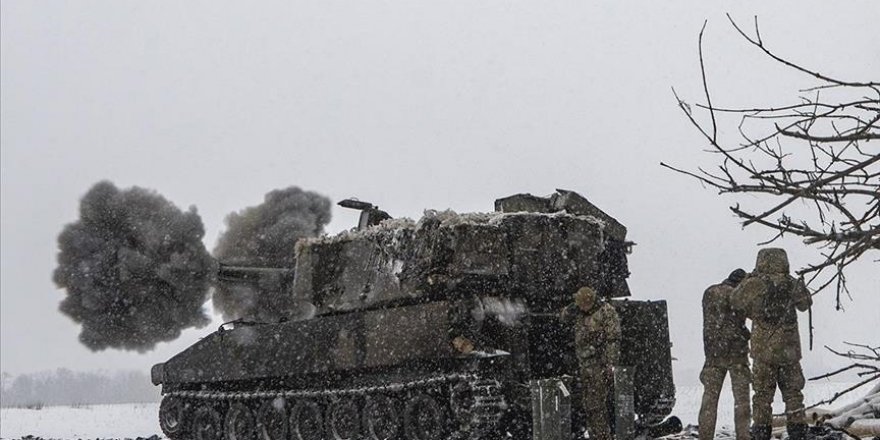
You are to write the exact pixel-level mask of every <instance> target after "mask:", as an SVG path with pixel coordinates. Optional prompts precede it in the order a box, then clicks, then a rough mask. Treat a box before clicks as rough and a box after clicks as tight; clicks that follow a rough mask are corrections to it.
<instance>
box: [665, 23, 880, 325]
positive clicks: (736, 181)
mask: <svg viewBox="0 0 880 440" xmlns="http://www.w3.org/2000/svg"><path fill="white" fill-rule="evenodd" d="M727 18H728V20H729V21H730V23H731V25H732V26H733V28H734V29H735V30H736V32H737V33H739V35H740V36H742V38H744V39H745V40H746V41H747V42H748V43H749V44H751V45H752V46H755V47H757V48H758V49H760V50H761V52H762V53H764V54H765V55H766V56H768V57H769V58H770V59H771V60H773V61H774V62H777V63H779V64H781V65H783V66H785V67H786V68H790V69H794V70H795V71H797V72H800V73H804V74H807V75H809V76H810V77H812V78H814V79H816V80H818V81H819V82H820V83H819V84H817V85H816V86H814V87H809V88H807V89H804V90H799V91H797V92H796V93H798V94H799V95H798V96H797V102H795V103H791V104H783V105H778V104H774V105H770V106H749V107H743V108H731V107H725V106H716V105H715V104H714V103H713V97H712V95H711V94H710V92H709V86H708V80H707V75H706V63H705V58H704V51H703V36H704V33H705V30H706V27H707V24H706V22H704V23H703V27H702V28H701V29H700V33H699V38H698V55H699V61H700V73H701V78H702V88H703V94H704V96H705V102H697V103H694V104H690V103H688V102H686V101H685V100H684V99H682V98H681V97H680V96H679V95H678V93H677V92H676V90H675V89H673V95H674V96H675V99H676V101H677V103H678V106H679V108H680V109H681V111H682V112H683V113H684V114H685V116H686V118H687V120H688V121H689V122H690V124H691V125H692V126H693V127H694V128H696V129H697V131H698V132H699V133H700V134H701V135H702V137H703V138H704V139H705V141H706V142H707V144H708V149H707V151H709V152H711V153H713V154H719V155H720V159H719V161H718V163H717V164H716V165H714V166H712V167H709V168H697V170H696V171H688V170H685V169H682V168H679V167H675V166H673V165H670V164H667V163H661V166H663V167H666V168H668V169H670V170H673V171H675V172H677V173H681V174H683V175H686V176H688V177H690V178H693V179H696V180H697V181H699V182H700V183H701V184H703V185H704V186H708V187H710V188H712V189H714V190H717V191H718V193H719V194H747V195H758V196H760V197H758V198H754V197H752V198H749V199H748V201H749V206H743V205H741V204H740V203H736V204H735V205H734V206H731V208H730V209H731V211H732V212H733V213H734V214H735V215H736V216H737V217H739V218H740V220H741V221H742V224H743V226H744V227H748V226H752V225H757V226H759V227H762V228H766V229H768V230H769V231H771V232H772V233H773V235H772V238H769V239H768V240H767V241H765V242H764V244H766V243H770V242H773V241H775V240H777V239H779V238H782V237H784V236H787V235H792V236H798V237H801V238H802V239H803V241H804V243H805V244H807V245H810V246H814V247H816V248H817V249H818V251H819V255H820V256H821V259H820V260H819V261H816V262H813V263H810V264H808V265H807V266H806V267H804V268H801V269H799V270H798V271H797V273H799V274H801V275H805V274H809V275H810V277H809V281H808V283H809V285H810V287H811V288H812V289H813V290H814V291H816V292H818V291H821V290H824V289H825V288H827V287H828V286H831V285H835V286H836V288H837V302H836V307H837V308H840V307H841V303H840V298H841V297H842V295H843V294H845V293H847V289H846V274H845V269H846V267H847V266H849V265H850V264H851V263H852V262H854V261H856V260H858V259H859V258H862V257H863V256H864V255H866V254H867V253H875V252H876V251H877V250H878V249H880V144H878V143H877V142H876V141H877V140H878V139H880V125H878V122H880V82H876V81H845V80H841V79H838V78H834V77H831V76H829V75H825V74H821V73H819V72H817V71H816V70H813V69H809V68H806V67H804V66H801V65H799V64H797V63H795V62H792V61H789V60H787V59H785V58H783V57H781V56H779V55H777V54H776V53H774V52H773V51H772V50H771V49H770V48H769V47H767V45H766V44H765V42H764V41H763V39H762V38H761V32H760V28H759V26H758V21H757V18H756V19H755V30H754V34H753V35H750V34H748V33H747V32H745V31H744V30H743V29H742V28H741V27H740V26H739V25H738V24H737V23H736V22H735V21H734V20H733V18H732V17H730V15H728V16H727ZM700 114H702V115H704V116H705V118H706V119H707V120H708V121H710V122H709V123H706V124H703V123H702V122H700V120H701V119H702V117H700ZM721 114H724V115H727V116H734V117H735V116H736V115H739V124H738V125H737V127H736V128H737V132H738V133H739V135H740V136H739V138H738V139H737V138H734V139H728V138H727V137H722V136H720V133H723V131H721V130H720V129H719V127H720V125H719V124H721V123H722V122H723V119H719V115H721ZM727 116H726V117H727ZM872 141H873V142H872ZM874 144H877V145H874ZM756 201H757V202H756ZM869 258H870V257H869Z"/></svg>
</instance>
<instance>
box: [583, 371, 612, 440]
mask: <svg viewBox="0 0 880 440" xmlns="http://www.w3.org/2000/svg"><path fill="white" fill-rule="evenodd" d="M613 383H614V382H613V376H612V373H611V369H610V368H604V367H602V366H591V367H584V368H581V384H582V385H583V396H582V398H583V403H584V412H585V415H586V418H587V420H586V421H587V432H588V433H589V434H590V440H612V437H611V423H610V420H609V414H608V396H609V393H610V392H611V387H612V384H613Z"/></svg>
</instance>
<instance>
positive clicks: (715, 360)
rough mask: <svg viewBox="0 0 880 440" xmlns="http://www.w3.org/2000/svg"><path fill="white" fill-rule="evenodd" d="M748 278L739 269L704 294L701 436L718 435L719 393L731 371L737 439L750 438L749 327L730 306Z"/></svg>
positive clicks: (742, 315)
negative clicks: (737, 291)
mask: <svg viewBox="0 0 880 440" xmlns="http://www.w3.org/2000/svg"><path fill="white" fill-rule="evenodd" d="M745 277H746V271H744V270H742V269H737V270H735V271H733V272H731V273H730V275H729V276H728V277H727V279H726V280H724V281H723V282H722V283H721V284H715V285H714V286H711V287H709V288H708V289H706V292H705V293H703V351H704V353H705V355H706V363H705V364H704V365H703V371H701V372H700V382H702V383H703V402H702V404H701V405H700V416H699V425H700V428H699V432H700V438H701V439H712V438H714V437H715V420H716V418H717V411H718V396H719V394H721V386H722V385H723V384H724V376H726V375H727V373H730V383H731V385H732V388H733V402H734V403H733V405H734V425H735V426H736V439H737V440H748V439H749V417H750V416H751V414H750V410H749V382H750V380H751V378H750V375H751V374H750V372H749V329H748V328H746V318H745V316H744V314H743V313H738V312H735V311H733V310H732V309H731V305H730V302H731V294H732V293H733V291H734V288H736V286H737V285H739V283H740V281H742V279H743V278H745Z"/></svg>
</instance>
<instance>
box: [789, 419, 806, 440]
mask: <svg viewBox="0 0 880 440" xmlns="http://www.w3.org/2000/svg"><path fill="white" fill-rule="evenodd" d="M785 429H786V430H787V431H788V438H789V440H806V439H807V424H806V423H790V424H788V425H787V426H786V427H785Z"/></svg>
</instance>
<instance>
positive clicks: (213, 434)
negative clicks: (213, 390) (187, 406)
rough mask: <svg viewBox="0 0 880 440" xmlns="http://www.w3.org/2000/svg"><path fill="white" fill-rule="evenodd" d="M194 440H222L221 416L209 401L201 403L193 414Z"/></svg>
mask: <svg viewBox="0 0 880 440" xmlns="http://www.w3.org/2000/svg"><path fill="white" fill-rule="evenodd" d="M192 437H193V438H194V439H195V440H223V416H222V415H221V414H220V412H219V411H217V410H216V409H214V407H213V406H212V405H211V404H209V403H202V404H201V405H199V407H198V408H197V409H196V411H195V414H193V421H192Z"/></svg>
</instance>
